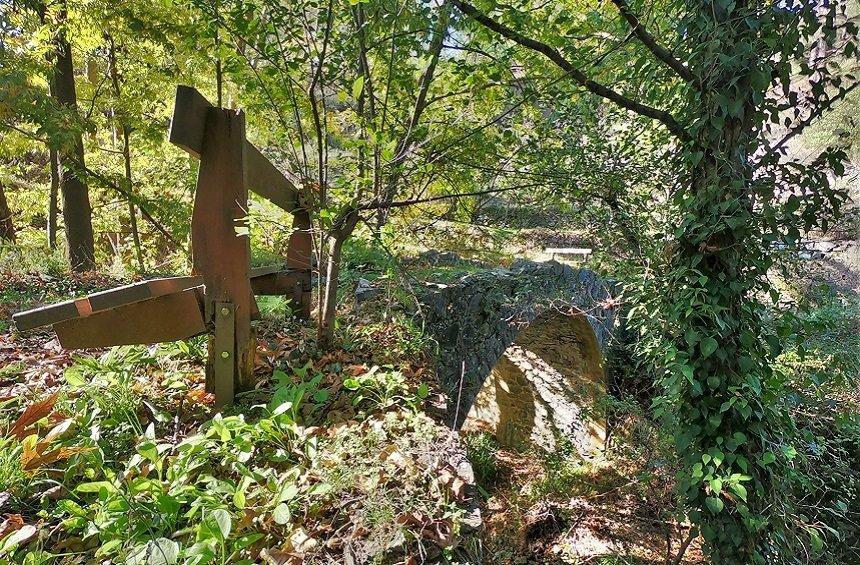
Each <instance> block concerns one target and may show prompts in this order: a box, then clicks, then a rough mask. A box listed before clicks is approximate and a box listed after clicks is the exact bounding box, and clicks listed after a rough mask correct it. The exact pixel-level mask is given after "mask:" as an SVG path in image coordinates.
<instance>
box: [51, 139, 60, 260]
mask: <svg viewBox="0 0 860 565" xmlns="http://www.w3.org/2000/svg"><path fill="white" fill-rule="evenodd" d="M48 159H49V160H50V167H51V192H50V193H49V194H48V247H49V248H50V249H51V250H52V251H53V250H54V249H56V248H57V216H58V215H59V207H58V203H57V197H58V195H59V193H60V166H59V163H60V162H59V157H58V156H57V150H56V149H54V148H53V147H51V148H49V149H48Z"/></svg>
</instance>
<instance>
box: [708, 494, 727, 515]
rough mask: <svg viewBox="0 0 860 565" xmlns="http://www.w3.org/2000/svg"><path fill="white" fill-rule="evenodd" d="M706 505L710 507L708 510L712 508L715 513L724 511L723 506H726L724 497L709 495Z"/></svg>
mask: <svg viewBox="0 0 860 565" xmlns="http://www.w3.org/2000/svg"><path fill="white" fill-rule="evenodd" d="M705 505H706V506H707V507H708V510H710V511H711V512H712V513H714V514H719V513H720V512H722V510H723V506H725V505H724V504H723V501H722V499H720V498H718V497H716V496H709V497H708V498H706V499H705Z"/></svg>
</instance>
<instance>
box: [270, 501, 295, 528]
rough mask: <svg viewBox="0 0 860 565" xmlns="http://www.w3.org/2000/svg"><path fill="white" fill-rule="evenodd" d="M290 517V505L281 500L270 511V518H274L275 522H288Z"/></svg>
mask: <svg viewBox="0 0 860 565" xmlns="http://www.w3.org/2000/svg"><path fill="white" fill-rule="evenodd" d="M291 517H292V514H291V513H290V507H289V506H287V505H286V504H284V503H283V502H282V503H281V504H278V505H277V506H276V507H275V510H274V511H273V512H272V518H274V520H275V523H276V524H281V525H283V524H289V523H290V518H291Z"/></svg>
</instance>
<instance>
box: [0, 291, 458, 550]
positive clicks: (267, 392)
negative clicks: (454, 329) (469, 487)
mask: <svg viewBox="0 0 860 565" xmlns="http://www.w3.org/2000/svg"><path fill="white" fill-rule="evenodd" d="M282 307H283V304H278V303H273V304H269V305H267V307H266V308H265V309H264V310H270V309H271V311H273V312H276V313H280V311H281V310H280V308H282ZM269 322H270V323H273V324H274V322H272V321H271V320H269ZM303 331H304V330H303V329H302V328H300V327H292V328H284V330H283V333H278V334H275V335H274V336H270V337H271V339H269V340H268V346H266V348H265V351H266V353H267V355H268V356H269V359H270V360H272V359H273V360H274V364H272V365H267V366H264V367H258V375H259V377H260V386H259V387H258V388H257V389H256V390H254V391H250V392H248V393H242V394H240V395H239V396H238V397H237V403H236V404H235V405H233V406H231V407H229V409H227V410H225V411H223V412H222V413H220V414H216V415H214V417H213V416H211V415H210V409H211V402H212V398H211V395H208V394H206V392H205V391H204V389H203V383H202V365H203V363H204V359H205V342H204V340H203V339H202V338H198V339H195V340H190V341H188V342H177V343H172V344H162V345H159V346H154V347H148V348H146V347H119V348H114V349H112V350H110V351H108V352H106V353H104V354H102V355H100V356H96V357H93V356H81V357H78V358H76V361H75V363H74V364H73V365H72V366H71V367H69V368H68V369H67V370H66V371H65V374H64V377H63V382H62V383H61V384H60V385H59V386H55V387H53V388H50V389H47V390H44V392H42V393H38V392H33V394H32V395H31V397H29V398H26V399H23V398H7V399H5V400H3V401H2V404H0V430H5V431H4V432H3V433H2V434H0V506H2V512H3V513H5V514H8V515H9V516H10V518H9V520H13V522H9V521H8V520H7V522H4V523H3V524H4V525H3V527H4V531H3V532H2V534H0V562H14V563H33V564H35V563H90V562H110V563H133V564H144V563H146V564H167V563H183V564H198V563H279V564H284V563H331V562H337V563H342V562H347V561H351V562H354V563H371V562H373V563H395V562H401V561H403V559H406V558H408V557H409V556H413V555H415V556H428V555H430V556H435V558H436V559H437V560H438V559H445V558H446V557H445V556H446V555H447V554H448V553H450V552H452V551H454V547H455V546H456V545H457V544H458V543H459V539H460V524H461V519H462V516H463V515H464V510H463V508H462V504H463V500H464V498H463V497H464V492H463V483H462V480H460V479H459V478H457V476H456V471H454V469H453V467H452V466H451V465H450V464H449V463H448V462H447V460H446V454H447V453H450V451H451V449H452V447H453V444H452V441H453V439H452V437H451V435H450V433H449V432H448V431H447V430H446V429H445V428H444V427H440V426H439V425H438V424H437V423H436V422H435V421H433V420H432V419H430V418H429V417H428V416H426V415H425V414H424V413H423V412H422V411H421V405H422V403H423V402H424V399H425V398H426V397H427V396H428V395H429V393H430V389H429V387H428V385H427V383H426V382H425V378H426V377H425V376H422V375H424V371H423V369H421V367H420V366H418V365H414V364H413V361H414V360H412V359H409V360H406V359H405V358H404V359H400V360H396V359H390V362H389V363H388V364H379V365H375V364H373V362H372V360H373V359H374V353H373V351H371V350H369V349H368V347H369V346H370V345H371V344H372V343H373V340H372V338H371V336H373V335H376V334H378V333H379V332H381V331H382V329H381V328H376V329H369V330H367V336H366V339H365V341H361V342H360V343H359V342H354V343H353V348H352V350H347V349H338V350H335V351H331V352H327V353H317V352H314V351H312V350H308V351H300V352H299V353H296V351H297V350H295V349H293V346H294V345H295V342H293V341H285V340H286V339H287V338H281V337H278V336H280V335H297V336H298V337H297V338H296V341H299V340H301V338H302V335H303V334H302V333H301V332H303ZM392 331H394V330H392ZM399 339H404V340H405V344H406V345H404V352H406V351H412V350H411V349H410V348H411V347H413V345H414V344H413V345H409V343H410V342H409V340H410V339H417V338H416V337H415V336H412V337H409V338H399ZM415 346H416V347H417V345H415ZM380 347H387V346H386V345H384V344H383V345H381V346H380ZM258 363H259V362H258ZM15 524H17V525H15Z"/></svg>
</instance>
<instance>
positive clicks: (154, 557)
mask: <svg viewBox="0 0 860 565" xmlns="http://www.w3.org/2000/svg"><path fill="white" fill-rule="evenodd" d="M178 562H179V544H178V543H176V542H175V541H173V540H169V539H167V538H158V539H155V540H149V541H148V542H146V543H145V544H143V545H139V546H137V547H136V548H134V549H133V550H132V551H131V553H130V554H129V556H128V559H127V560H126V564H127V565H173V564H174V563H178Z"/></svg>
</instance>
